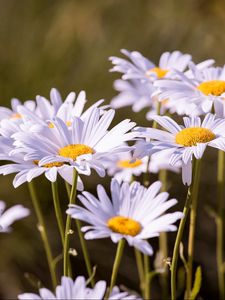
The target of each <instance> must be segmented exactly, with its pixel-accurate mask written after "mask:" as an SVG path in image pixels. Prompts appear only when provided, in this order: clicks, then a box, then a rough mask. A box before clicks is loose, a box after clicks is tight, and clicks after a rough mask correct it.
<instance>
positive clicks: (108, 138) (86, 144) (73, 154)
mask: <svg viewBox="0 0 225 300" xmlns="http://www.w3.org/2000/svg"><path fill="white" fill-rule="evenodd" d="M114 114H115V111H114V110H109V111H107V112H105V113H104V114H103V115H102V116H100V110H99V109H98V108H96V107H92V110H91V111H90V113H89V114H88V116H87V117H85V118H84V119H83V120H82V119H81V118H78V117H77V118H74V119H73V122H72V125H71V129H69V128H68V126H67V125H66V124H65V123H64V122H63V121H62V120H61V119H59V118H56V120H55V121H52V123H53V125H54V126H53V128H49V127H47V126H44V127H43V128H42V131H40V132H32V133H31V132H18V133H16V134H14V135H13V137H14V138H15V142H14V145H15V147H16V149H15V150H14V151H12V152H11V153H10V155H13V154H14V153H18V152H22V153H25V155H24V159H25V160H32V161H36V160H38V161H39V163H38V165H39V166H45V165H46V164H52V166H53V165H54V164H57V166H58V164H68V165H71V166H73V167H74V168H75V169H76V170H77V171H78V173H80V174H85V175H90V173H91V168H93V169H95V171H96V172H97V173H98V174H99V175H100V176H104V175H105V169H104V166H103V164H102V163H101V160H102V159H103V157H104V156H110V155H111V154H113V153H119V152H123V151H127V150H130V149H131V148H130V147H124V146H122V145H123V143H124V142H125V141H129V140H133V139H134V138H135V137H136V135H137V134H136V133H134V132H129V130H131V129H132V128H133V127H134V126H135V125H136V124H135V123H134V122H130V120H124V121H122V122H120V123H119V124H118V125H116V126H115V127H113V128H112V129H111V130H108V127H109V126H110V124H111V122H112V120H113V117H114Z"/></svg>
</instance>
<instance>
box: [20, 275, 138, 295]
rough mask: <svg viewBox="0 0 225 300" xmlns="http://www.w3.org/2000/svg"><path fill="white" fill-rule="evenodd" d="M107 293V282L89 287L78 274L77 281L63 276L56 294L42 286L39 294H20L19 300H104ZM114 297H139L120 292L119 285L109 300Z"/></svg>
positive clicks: (100, 282) (99, 282)
mask: <svg viewBox="0 0 225 300" xmlns="http://www.w3.org/2000/svg"><path fill="white" fill-rule="evenodd" d="M105 294H106V282H105V281H98V282H97V283H96V284H95V286H94V288H89V287H87V283H86V280H85V278H84V277H83V276H78V277H77V278H76V280H75V281H73V279H71V278H69V277H66V276H63V277H62V278H61V284H60V285H58V286H57V287H56V290H55V294H53V293H52V292H51V291H50V290H48V289H46V288H41V289H40V290H39V294H33V293H25V294H20V295H19V296H18V299H19V300H28V299H29V300H38V299H40V300H41V299H43V300H45V299H53V300H57V299H58V300H67V299H68V300H70V299H79V300H85V299H87V300H89V299H99V300H103V299H104V295H105ZM113 299H115V300H116V299H118V300H119V299H131V300H132V299H137V297H136V296H134V295H129V294H128V293H127V292H120V290H119V289H118V288H117V287H114V289H113V291H112V293H111V295H110V296H109V300H113ZM139 299H140V298H139Z"/></svg>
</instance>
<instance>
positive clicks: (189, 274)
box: [186, 160, 201, 299]
mask: <svg viewBox="0 0 225 300" xmlns="http://www.w3.org/2000/svg"><path fill="white" fill-rule="evenodd" d="M200 162H201V160H196V161H195V165H196V166H195V178H194V183H193V190H192V197H191V214H190V225H189V238H188V261H187V280H186V297H187V299H189V298H190V296H191V289H192V271H193V259H194V241H195V239H194V237H195V230H196V217H197V204H198V191H199V182H200V171H201V164H200Z"/></svg>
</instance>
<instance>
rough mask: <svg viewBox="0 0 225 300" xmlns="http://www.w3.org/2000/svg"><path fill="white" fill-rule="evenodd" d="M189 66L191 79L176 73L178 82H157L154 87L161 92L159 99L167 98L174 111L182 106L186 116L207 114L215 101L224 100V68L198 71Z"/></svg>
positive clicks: (194, 67)
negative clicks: (186, 107)
mask: <svg viewBox="0 0 225 300" xmlns="http://www.w3.org/2000/svg"><path fill="white" fill-rule="evenodd" d="M189 66H190V68H191V70H192V74H193V76H192V78H189V77H187V76H186V75H184V74H182V73H181V72H180V73H178V72H177V75H178V76H179V80H173V81H170V80H166V79H165V80H159V81H157V82H155V84H154V85H155V86H156V87H157V88H159V89H160V90H161V93H160V95H159V97H160V98H161V99H166V98H168V99H169V100H170V106H171V107H174V109H177V108H176V106H179V108H180V109H182V105H183V110H184V113H186V114H188V115H198V114H205V113H208V112H210V111H211V109H212V107H213V105H214V102H215V101H217V100H224V98H225V67H223V68H220V67H210V68H205V69H203V70H199V69H198V68H197V66H195V65H194V64H190V65H189ZM185 105H188V110H187V109H185Z"/></svg>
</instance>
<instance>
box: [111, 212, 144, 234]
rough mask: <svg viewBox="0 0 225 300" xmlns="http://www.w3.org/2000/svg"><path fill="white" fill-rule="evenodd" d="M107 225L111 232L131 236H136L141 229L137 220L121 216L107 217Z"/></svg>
mask: <svg viewBox="0 0 225 300" xmlns="http://www.w3.org/2000/svg"><path fill="white" fill-rule="evenodd" d="M107 225H108V227H109V228H110V229H111V230H112V231H113V232H117V233H121V234H125V235H131V236H136V235H137V234H139V233H140V232H141V230H142V226H141V224H140V223H139V222H137V221H135V220H133V219H130V218H127V217H122V216H116V217H113V218H111V219H109V220H108V221H107Z"/></svg>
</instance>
